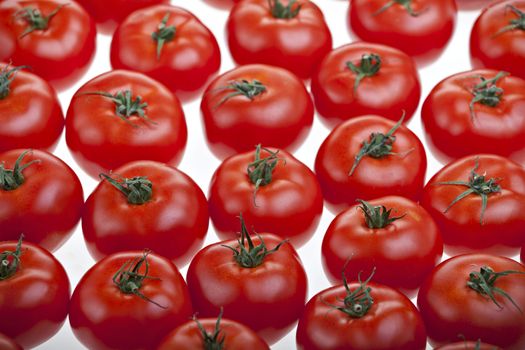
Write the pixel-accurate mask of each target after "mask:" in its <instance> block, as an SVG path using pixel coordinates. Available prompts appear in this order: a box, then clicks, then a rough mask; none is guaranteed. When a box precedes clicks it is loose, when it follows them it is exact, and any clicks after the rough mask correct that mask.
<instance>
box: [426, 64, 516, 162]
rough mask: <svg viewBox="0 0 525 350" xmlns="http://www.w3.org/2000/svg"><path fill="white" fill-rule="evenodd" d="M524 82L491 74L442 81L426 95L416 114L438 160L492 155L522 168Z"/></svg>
mask: <svg viewBox="0 0 525 350" xmlns="http://www.w3.org/2000/svg"><path fill="white" fill-rule="evenodd" d="M524 114H525V80H523V79H520V78H517V77H513V76H508V75H506V73H503V72H500V73H498V72H497V71H492V70H475V71H469V72H463V73H459V74H456V75H453V76H451V77H449V78H446V79H445V80H443V81H442V82H440V83H439V84H438V85H437V86H436V87H434V89H433V90H432V91H431V92H430V94H429V95H428V97H427V99H426V100H425V103H424V104H423V109H422V110H421V116H422V121H423V127H424V129H425V135H426V138H427V141H428V144H429V146H430V148H431V150H432V152H433V153H434V154H435V155H436V157H437V158H438V159H440V160H441V161H442V162H449V161H450V160H453V159H457V158H461V157H464V156H467V155H469V154H475V153H496V154H499V155H501V156H504V157H509V158H511V159H513V160H515V161H517V162H519V163H522V164H525V124H524V123H523V120H522V119H523V115H524Z"/></svg>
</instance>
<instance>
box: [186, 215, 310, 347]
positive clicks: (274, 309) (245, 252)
mask: <svg viewBox="0 0 525 350" xmlns="http://www.w3.org/2000/svg"><path fill="white" fill-rule="evenodd" d="M256 228H257V226H256ZM281 240H282V239H281V238H280V237H277V236H275V235H273V234H266V233H263V234H258V235H257V237H253V238H251V239H250V235H249V233H248V231H247V229H246V227H245V226H244V221H242V217H241V238H239V240H229V241H223V242H219V243H215V244H212V245H209V246H207V247H206V248H204V249H202V250H201V251H200V252H199V253H197V255H195V257H194V258H193V260H192V262H191V264H190V267H189V269H188V275H187V277H186V280H187V281H188V288H189V290H190V294H191V300H192V302H193V306H194V307H195V310H196V311H197V312H198V313H199V315H202V316H204V317H211V316H213V315H217V313H218V312H219V310H220V308H221V307H223V308H224V317H227V318H229V319H232V320H235V321H237V322H240V323H243V324H244V325H246V326H248V327H250V328H251V329H253V330H254V331H255V332H257V333H258V334H259V335H260V336H261V337H262V338H263V339H264V340H266V342H268V344H273V343H275V342H277V341H278V340H279V339H281V338H282V337H284V336H285V335H286V334H287V333H288V332H290V330H291V329H292V328H293V327H294V326H295V323H296V322H297V320H298V319H299V317H300V316H301V313H302V311H303V308H304V303H305V301H306V295H307V285H308V283H307V277H306V272H305V271H304V268H303V265H302V263H301V260H300V258H299V255H298V254H297V252H296V251H295V249H294V248H293V246H292V245H291V244H290V243H288V242H287V241H281ZM240 247H243V248H244V249H241V248H240Z"/></svg>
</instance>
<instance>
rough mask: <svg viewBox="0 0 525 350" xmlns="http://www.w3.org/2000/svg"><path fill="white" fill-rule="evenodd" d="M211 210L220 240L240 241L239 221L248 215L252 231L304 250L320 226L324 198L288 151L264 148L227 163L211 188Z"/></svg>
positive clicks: (312, 177)
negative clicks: (266, 233)
mask: <svg viewBox="0 0 525 350" xmlns="http://www.w3.org/2000/svg"><path fill="white" fill-rule="evenodd" d="M208 205H209V209H210V218H211V220H212V223H213V226H214V227H215V231H216V233H217V235H218V236H219V238H221V239H231V238H235V237H238V234H237V232H238V224H237V220H236V219H235V217H236V215H239V213H243V215H244V217H245V219H246V221H247V222H248V224H249V225H253V226H254V227H257V229H258V230H260V231H261V232H271V233H273V234H276V235H278V236H281V237H283V238H286V239H290V240H291V242H292V243H293V244H294V246H295V247H299V246H301V245H303V244H304V243H306V241H308V240H309V239H310V238H311V237H312V235H313V234H314V232H315V230H316V228H317V225H318V224H319V220H320V218H321V214H322V212H323V197H322V194H321V188H320V187H319V183H318V182H317V179H316V177H315V175H314V174H313V173H312V171H311V170H310V169H308V167H307V166H306V165H304V164H303V163H301V162H300V161H299V160H297V159H296V158H294V156H292V155H291V154H289V153H288V152H286V151H283V150H277V149H273V148H270V149H266V148H261V147H260V145H259V146H257V148H256V150H255V152H246V153H242V154H238V155H235V156H232V157H229V158H227V159H226V160H224V161H223V162H222V164H221V165H220V166H219V168H218V169H217V170H216V171H215V173H214V175H213V178H212V180H211V183H210V186H209V197H208Z"/></svg>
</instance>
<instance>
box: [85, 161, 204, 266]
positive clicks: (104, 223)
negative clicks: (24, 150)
mask: <svg viewBox="0 0 525 350" xmlns="http://www.w3.org/2000/svg"><path fill="white" fill-rule="evenodd" d="M102 179H105V181H104V180H103V181H102V182H101V183H100V184H99V185H98V187H97V188H96V189H95V191H93V193H92V194H91V195H90V196H89V198H88V199H87V201H86V205H85V208H84V211H83V216H82V229H83V232H84V238H85V240H86V243H87V246H88V250H89V252H90V253H91V256H93V258H94V259H95V260H100V259H102V258H103V257H105V256H107V255H109V254H112V253H116V252H120V251H125V250H134V249H143V248H144V247H147V248H148V249H152V250H153V251H155V252H156V253H158V254H160V255H162V256H164V257H165V258H168V259H170V260H172V261H174V262H175V264H176V265H177V266H183V265H185V264H186V263H187V262H188V261H189V260H190V259H191V258H192V257H193V255H194V254H195V253H196V252H197V250H199V248H200V247H201V246H202V243H203V242H204V237H205V236H206V232H207V231H208V220H209V216H208V203H207V202H206V197H205V196H204V194H203V193H202V191H201V189H200V188H199V186H197V184H196V183H195V182H194V181H193V180H192V179H191V178H190V177H189V176H187V175H186V174H184V173H183V172H181V171H179V170H177V169H175V168H172V167H170V166H169V165H165V164H161V163H156V162H151V161H137V162H133V163H128V164H126V165H124V166H122V167H120V168H118V169H116V170H115V171H114V172H113V173H112V174H110V175H104V176H103V177H102Z"/></svg>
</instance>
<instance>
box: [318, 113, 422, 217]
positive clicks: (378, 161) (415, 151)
mask: <svg viewBox="0 0 525 350" xmlns="http://www.w3.org/2000/svg"><path fill="white" fill-rule="evenodd" d="M426 170H427V158H426V155H425V150H424V148H423V145H422V144H421V141H419V139H418V138H417V136H416V135H415V134H414V133H413V132H412V131H410V129H408V128H407V127H406V126H404V125H401V121H399V122H398V123H397V124H395V123H394V122H393V121H390V120H388V119H385V118H382V117H377V116H363V117H359V118H355V119H352V120H349V121H346V122H344V123H342V124H340V125H339V126H337V127H336V128H335V129H334V130H333V131H332V132H331V133H330V135H328V137H327V138H326V140H325V141H324V142H323V143H322V145H321V147H320V148H319V151H318V153H317V157H316V159H315V172H316V175H317V178H318V179H319V183H320V184H321V188H322V190H323V195H324V199H325V201H326V205H327V207H328V208H329V209H330V210H331V211H332V212H334V213H338V212H340V211H342V210H344V209H346V208H348V207H350V206H352V205H354V204H355V201H356V200H357V199H364V200H370V199H375V198H378V197H382V196H387V195H398V196H404V197H407V198H410V199H412V200H415V201H417V200H418V199H419V197H420V195H421V192H422V191H423V185H424V183H425V173H426Z"/></svg>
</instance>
